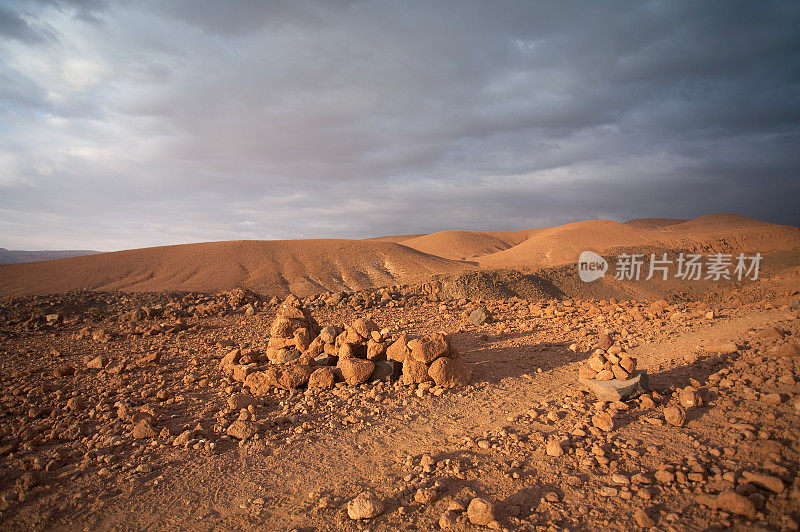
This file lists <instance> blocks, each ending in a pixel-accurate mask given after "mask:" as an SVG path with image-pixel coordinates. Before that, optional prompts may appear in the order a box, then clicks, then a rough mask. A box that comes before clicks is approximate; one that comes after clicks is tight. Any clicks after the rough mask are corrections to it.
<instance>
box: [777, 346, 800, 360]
mask: <svg viewBox="0 0 800 532" xmlns="http://www.w3.org/2000/svg"><path fill="white" fill-rule="evenodd" d="M771 353H772V355H773V356H776V357H788V358H798V357H800V347H798V346H797V344H796V343H794V342H782V343H779V344H778V345H776V346H775V347H773V348H772V351H771Z"/></svg>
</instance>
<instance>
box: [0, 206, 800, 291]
mask: <svg viewBox="0 0 800 532" xmlns="http://www.w3.org/2000/svg"><path fill="white" fill-rule="evenodd" d="M639 222H641V223H639ZM639 222H637V223H636V224H631V223H619V222H611V221H606V220H593V221H584V222H576V223H571V224H567V225H563V226H559V227H549V228H543V229H531V230H521V231H499V232H473V231H443V232H440V233H433V234H430V235H422V236H414V235H406V236H411V237H412V238H409V239H404V240H403V241H402V244H398V243H396V242H394V241H393V240H394V239H402V238H403V236H395V237H387V238H385V239H383V240H381V239H368V240H274V241H252V240H251V241H233V242H211V243H203V244H185V245H179V246H164V247H155V248H146V249H136V250H128V251H119V252H115V253H102V254H98V255H91V256H84V257H74V258H69V259H61V260H54V261H48V262H39V263H30V264H12V265H6V266H0V295H2V296H3V297H9V296H21V295H33V294H48V293H56V292H65V291H69V290H76V289H92V290H125V291H133V292H141V291H153V292H155V291H162V290H192V291H201V292H216V291H219V290H228V289H231V288H235V287H244V288H250V289H252V290H255V291H256V292H260V293H264V294H275V295H285V294H287V293H288V292H292V293H295V294H297V295H300V296H304V295H309V294H312V293H319V292H324V291H327V290H331V291H338V290H357V289H364V288H373V287H377V286H385V285H390V284H408V283H415V282H423V281H426V280H427V279H429V278H430V277H431V276H432V275H435V274H444V275H450V274H456V273H461V272H464V271H465V270H469V269H474V266H473V265H471V264H468V263H466V262H459V260H460V259H467V260H470V261H475V262H477V263H478V264H479V266H480V267H481V268H485V269H498V268H509V269H519V270H524V269H536V268H548V267H553V266H562V265H566V264H571V263H574V262H576V261H577V258H578V255H579V254H580V252H581V251H583V250H593V251H596V252H598V253H601V254H605V253H613V252H614V251H615V250H620V249H623V248H649V249H653V248H655V249H663V250H664V251H672V250H688V251H694V252H698V253H709V252H725V253H735V252H748V253H752V252H755V251H759V252H761V253H770V252H772V251H777V250H794V249H800V229H798V228H797V227H792V226H784V225H775V224H770V223H766V222H761V221H758V220H753V219H752V218H746V217H744V216H737V215H732V214H714V215H708V216H701V217H699V218H695V219H693V220H688V221H685V222H680V223H672V222H674V220H670V221H669V223H668V224H665V222H664V220H663V219H662V220H657V219H656V221H653V219H650V220H649V221H642V220H640V221H639ZM454 259H456V260H454Z"/></svg>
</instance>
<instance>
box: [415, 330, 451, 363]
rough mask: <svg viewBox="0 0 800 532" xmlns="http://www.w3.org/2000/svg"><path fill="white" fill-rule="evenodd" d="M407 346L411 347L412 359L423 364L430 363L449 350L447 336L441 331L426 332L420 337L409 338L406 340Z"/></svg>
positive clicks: (445, 354) (446, 353)
mask: <svg viewBox="0 0 800 532" xmlns="http://www.w3.org/2000/svg"><path fill="white" fill-rule="evenodd" d="M408 348H409V349H411V356H412V357H413V358H414V360H416V361H418V362H422V363H423V364H430V363H431V362H433V361H434V360H436V359H437V358H439V357H442V356H447V355H448V354H449V352H450V346H449V343H448V341H447V337H446V336H445V335H444V334H442V333H431V334H426V335H425V336H423V337H422V338H417V339H415V340H411V341H410V342H408Z"/></svg>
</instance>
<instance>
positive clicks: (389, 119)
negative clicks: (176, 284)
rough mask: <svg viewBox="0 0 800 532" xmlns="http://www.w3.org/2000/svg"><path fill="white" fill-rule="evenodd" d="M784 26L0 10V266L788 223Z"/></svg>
mask: <svg viewBox="0 0 800 532" xmlns="http://www.w3.org/2000/svg"><path fill="white" fill-rule="evenodd" d="M32 6H33V7H32ZM799 22H800V4H797V3H795V2H760V3H756V2H725V3H721V2H685V3H676V2H630V3H628V2H614V3H609V2H604V3H586V2H580V3H578V2H576V3H567V2H537V3H529V2H500V3H487V2H438V3H431V2H412V3H406V2H402V3H400V2H389V1H384V2H380V1H341V2H329V1H319V2H289V1H286V2H260V1H252V2H250V1H241V2H212V1H207V2H206V1H188V0H186V1H177V2H168V3H165V2H158V1H155V0H150V1H148V0H141V1H139V2H136V3H130V2H111V3H109V4H108V5H106V4H105V3H101V2H98V1H91V2H56V1H42V2H34V3H29V2H24V3H22V2H21V3H12V4H10V7H6V8H3V11H1V12H0V36H2V37H0V57H2V58H3V59H1V60H0V113H2V114H0V116H2V117H3V122H2V125H0V217H2V218H1V219H2V220H3V222H4V223H3V229H2V231H0V245H3V246H4V247H72V248H86V247H95V248H102V249H116V248H123V247H132V246H139V245H153V244H160V243H176V242H185V241H203V240H219V239H233V238H292V237H314V236H320V237H335V236H345V237H346V236H372V235H378V234H387V233H412V232H430V231H437V230H443V229H450V228H474V229H485V230H491V229H514V228H525V227H533V226H542V225H553V224H559V223H566V222H569V221H573V220H577V219H587V218H598V217H603V218H611V219H617V220H623V219H627V218H632V217H644V216H659V217H693V216H697V215H700V214H706V213H709V212H721V211H733V212H738V213H741V214H746V215H750V216H755V217H759V218H762V219H767V220H771V221H777V222H781V223H792V224H798V223H800V218H799V217H798V214H797V213H798V210H797V208H796V201H797V198H798V196H800V194H799V193H800V190H798V184H797V183H798V182H799V181H800V180H798V176H797V171H798V168H800V156H798V155H797V152H798V151H799V150H797V149H796V146H797V145H798V141H800V138H799V137H800V127H798V126H800V98H798V94H800V90H799V89H800V33H798V32H797V31H796V28H797V27H798V23H799Z"/></svg>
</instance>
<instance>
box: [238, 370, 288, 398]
mask: <svg viewBox="0 0 800 532" xmlns="http://www.w3.org/2000/svg"><path fill="white" fill-rule="evenodd" d="M278 377H279V370H278V368H276V367H268V368H266V369H264V370H263V371H256V372H253V373H251V374H250V375H248V376H247V378H246V379H245V380H244V385H245V386H247V387H248V388H250V393H252V394H253V395H266V394H267V393H269V391H270V389H271V388H274V387H276V386H278Z"/></svg>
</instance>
